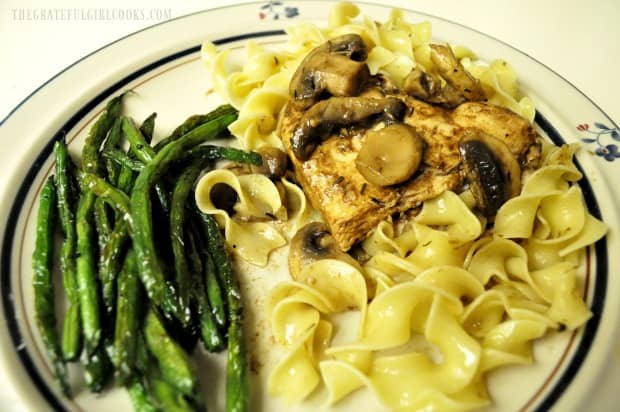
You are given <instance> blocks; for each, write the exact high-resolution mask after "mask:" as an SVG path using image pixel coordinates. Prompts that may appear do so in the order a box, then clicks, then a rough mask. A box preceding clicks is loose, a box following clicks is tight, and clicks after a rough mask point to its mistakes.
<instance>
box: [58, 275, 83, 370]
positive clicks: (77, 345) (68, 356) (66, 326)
mask: <svg viewBox="0 0 620 412" xmlns="http://www.w3.org/2000/svg"><path fill="white" fill-rule="evenodd" d="M76 282H77V281H76ZM81 352H82V315H81V312H80V302H79V300H77V301H76V302H75V303H69V307H68V308H67V312H66V313H65V319H64V323H63V330H62V354H63V356H64V358H65V360H67V361H74V360H76V359H77V358H78V357H79V356H80V353H81Z"/></svg>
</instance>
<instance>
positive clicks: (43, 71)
mask: <svg viewBox="0 0 620 412" xmlns="http://www.w3.org/2000/svg"><path fill="white" fill-rule="evenodd" d="M90 3H91V2H86V1H79V0H54V1H52V2H50V1H44V0H19V1H18V0H2V2H0V39H1V41H0V56H2V57H1V59H0V62H1V63H0V119H4V118H5V117H6V116H7V115H8V114H9V112H10V111H11V110H12V108H13V107H15V106H16V105H17V104H19V103H20V102H21V101H22V100H23V99H25V98H26V97H27V96H28V95H29V94H30V93H31V92H33V91H34V90H35V89H36V88H37V87H38V86H40V85H41V84H43V83H44V82H45V81H46V80H47V79H49V78H50V77H52V76H54V75H55V74H56V73H58V72H59V71H61V70H62V69H64V68H65V67H66V66H68V65H70V64H71V63H73V62H74V61H76V60H78V59H79V58H81V57H83V56H84V55H86V54H88V53H90V52H92V51H94V50H96V49H98V48H100V47H102V46H104V45H105V44H107V43H110V42H112V41H114V40H116V39H117V38H119V37H122V36H124V35H126V34H129V33H132V32H134V31H136V30H139V29H141V28H144V27H147V26H150V25H152V24H155V23H158V22H159V20H158V15H159V16H163V17H166V18H168V17H172V18H174V17H179V16H182V15H185V14H187V13H191V12H194V11H198V10H203V9H206V8H212V7H219V6H222V5H227V4H234V3H240V1H235V0H229V1H221V0H183V1H176V2H170V1H163V0H107V1H106V2H103V3H102V2H96V3H93V4H90ZM381 3H385V4H390V5H395V6H400V7H403V8H410V9H414V10H418V11H422V12H425V13H429V14H432V15H437V16H441V17H444V18H446V19H448V20H452V21H455V22H458V23H461V24H463V25H465V26H469V27H471V28H474V29H476V30H479V31H481V32H484V33H487V34H489V35H491V36H493V37H495V38H497V39H499V40H502V41H504V42H506V43H508V44H510V45H512V46H514V47H516V48H517V49H520V50H521V51H523V52H525V53H527V54H529V55H530V56H532V57H534V58H535V59H537V60H538V61H540V62H541V63H543V64H545V65H546V66H548V67H550V68H551V69H552V70H554V71H556V72H557V73H559V74H560V75H561V76H563V77H564V78H566V79H567V80H568V81H569V82H571V83H572V84H574V85H575V86H576V87H577V88H579V89H580V90H581V91H582V92H583V93H584V94H585V95H587V96H589V97H590V98H591V99H592V100H593V101H594V102H595V103H596V104H598V105H599V106H600V107H601V108H602V109H603V111H605V112H606V113H607V114H608V115H609V116H610V117H611V118H612V119H613V120H614V121H615V122H616V123H618V122H620V104H619V103H618V101H619V97H620V84H619V83H618V82H616V81H615V80H614V79H615V76H617V75H618V72H619V71H620V43H619V39H620V1H617V0H595V1H588V2H586V1H583V0H564V1H562V2H560V1H554V0H520V1H508V0H504V1H502V0H469V1H459V0H418V1H405V0H390V1H383V2H381ZM41 8H44V9H46V10H50V9H87V8H104V9H108V10H112V9H121V8H122V9H137V10H142V11H143V13H139V14H137V15H136V18H128V19H112V20H107V21H89V20H86V19H82V18H80V17H75V16H76V14H73V15H71V16H70V15H68V14H66V13H65V14H63V13H62V12H60V13H58V12H57V13H56V14H55V15H53V16H52V17H51V19H46V20H43V19H42V18H41V16H40V15H39V16H38V17H36V16H35V13H36V10H37V9H41ZM151 10H156V11H157V10H159V12H156V13H154V14H153V15H152V16H151V15H150V11H151ZM77 15H78V16H79V13H78V14H77ZM142 15H145V17H146V18H144V19H142V18H139V17H140V16H142ZM59 104H62V102H59ZM0 150H5V149H4V148H0ZM7 373H10V371H3V370H0V382H3V383H4V382H7V380H8V378H7V377H6V376H4V375H6V374H7ZM0 409H1V410H3V411H6V412H18V411H19V412H22V411H25V408H24V407H23V405H22V404H21V403H20V401H19V399H17V397H16V395H15V393H14V392H13V391H12V390H11V388H10V386H9V385H6V384H3V385H0Z"/></svg>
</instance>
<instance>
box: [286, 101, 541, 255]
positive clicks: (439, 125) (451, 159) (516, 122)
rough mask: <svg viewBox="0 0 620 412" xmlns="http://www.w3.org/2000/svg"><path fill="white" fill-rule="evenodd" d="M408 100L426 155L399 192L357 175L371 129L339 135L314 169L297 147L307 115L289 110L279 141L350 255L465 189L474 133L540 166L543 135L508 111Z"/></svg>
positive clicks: (320, 151)
mask: <svg viewBox="0 0 620 412" xmlns="http://www.w3.org/2000/svg"><path fill="white" fill-rule="evenodd" d="M403 100H404V101H405V102H406V104H407V106H408V107H409V108H412V109H413V112H412V113H410V114H408V115H406V116H405V118H404V122H405V123H407V124H409V125H411V126H413V127H414V128H415V129H416V131H418V132H419V133H420V135H421V136H422V138H423V139H424V142H425V144H426V150H425V153H424V160H423V165H422V167H421V169H420V170H419V171H418V172H417V173H416V174H415V175H414V176H413V178H412V179H410V180H409V181H407V182H405V183H402V184H400V185H397V186H395V187H381V186H376V185H372V184H370V183H368V182H367V181H366V179H365V178H364V177H363V176H362V175H361V174H360V173H359V171H358V170H357V168H356V166H355V158H356V156H357V153H358V152H359V149H360V147H361V144H362V141H363V139H364V137H365V134H366V130H364V129H360V130H354V131H353V132H352V133H335V134H334V135H333V136H332V137H330V138H328V139H327V140H325V141H324V142H322V143H321V144H320V145H319V146H318V147H317V148H316V150H315V151H314V152H313V153H312V155H311V156H310V158H309V159H308V160H307V161H301V160H299V159H297V158H296V157H295V155H294V154H293V152H292V148H291V144H290V140H291V136H292V134H293V130H294V128H295V126H296V125H297V122H298V121H299V119H300V117H301V115H302V113H303V112H299V111H296V110H295V108H294V107H293V105H287V107H286V108H285V109H284V113H283V116H282V121H281V126H280V136H281V138H282V140H283V142H284V146H285V148H286V151H287V152H288V153H289V155H290V157H291V160H292V163H293V166H294V168H295V173H296V176H297V179H298V181H299V183H300V185H301V186H302V187H303V189H304V192H305V193H306V195H307V196H308V198H309V200H310V202H311V203H312V205H313V206H314V207H315V208H316V209H317V210H319V211H320V212H321V214H322V215H323V217H324V219H325V221H326V222H327V224H328V225H329V227H330V229H331V232H332V235H333V236H334V238H335V239H336V241H337V242H338V245H339V246H340V247H341V248H342V250H348V249H349V248H350V247H351V246H352V245H353V244H355V243H356V242H357V241H359V240H361V239H363V238H365V237H366V235H367V234H368V233H369V232H370V231H371V230H372V229H373V228H374V227H376V226H377V224H378V223H379V222H381V221H382V220H385V219H387V218H388V217H390V216H392V215H393V214H395V213H401V212H404V211H407V210H409V209H413V208H416V207H418V206H420V205H421V203H422V202H424V201H425V200H427V199H432V198H434V197H436V196H438V195H440V194H441V193H443V192H444V191H446V190H455V189H457V188H458V187H459V185H461V183H462V181H463V173H462V170H461V162H462V161H461V156H460V154H459V148H458V143H459V141H460V139H461V137H462V136H463V134H464V132H465V130H467V129H471V128H474V129H477V130H481V131H483V132H485V133H487V134H489V135H491V136H494V137H496V138H497V139H500V140H502V141H504V142H505V143H506V145H507V146H508V148H509V149H510V151H511V152H512V153H513V154H514V155H515V156H516V157H517V158H518V159H520V160H522V161H524V162H527V161H528V160H529V161H532V160H534V159H535V158H537V155H536V153H535V152H536V150H535V148H536V145H535V143H536V139H537V133H536V132H535V130H534V129H533V128H532V126H531V125H530V124H529V123H528V122H527V121H526V120H525V119H523V118H521V117H520V116H518V115H516V114H514V113H512V112H510V111H508V110H507V109H504V108H501V107H498V106H494V105H490V104H486V103H478V102H468V103H463V104H461V105H460V106H459V107H457V108H456V109H455V110H453V111H449V110H446V109H442V108H440V107H436V106H431V105H429V104H427V103H424V102H421V101H419V100H415V99H413V98H410V97H403Z"/></svg>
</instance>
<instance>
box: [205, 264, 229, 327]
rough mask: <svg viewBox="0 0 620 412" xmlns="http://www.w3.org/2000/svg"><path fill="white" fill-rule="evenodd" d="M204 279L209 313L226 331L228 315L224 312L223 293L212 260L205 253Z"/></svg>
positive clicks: (224, 301)
mask: <svg viewBox="0 0 620 412" xmlns="http://www.w3.org/2000/svg"><path fill="white" fill-rule="evenodd" d="M203 273H204V279H205V286H206V289H207V297H208V299H209V305H210V306H211V312H212V313H213V318H214V320H215V322H216V323H217V325H218V326H219V327H220V328H223V329H226V328H227V327H228V315H227V312H226V300H225V299H224V292H223V291H222V286H221V285H220V281H219V280H218V276H217V271H216V269H215V264H214V263H213V258H211V256H210V255H209V254H208V253H206V254H205V265H204V272H203Z"/></svg>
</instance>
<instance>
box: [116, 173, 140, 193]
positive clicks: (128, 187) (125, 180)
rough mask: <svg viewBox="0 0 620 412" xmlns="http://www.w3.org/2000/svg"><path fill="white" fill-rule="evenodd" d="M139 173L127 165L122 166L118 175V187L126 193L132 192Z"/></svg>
mask: <svg viewBox="0 0 620 412" xmlns="http://www.w3.org/2000/svg"><path fill="white" fill-rule="evenodd" d="M136 177H138V174H137V173H136V172H134V171H133V170H131V169H129V168H127V167H121V171H120V173H119V175H118V185H117V187H118V188H119V189H120V190H122V191H123V192H124V193H125V194H130V193H131V191H132V190H133V185H134V183H135V182H136Z"/></svg>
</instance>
